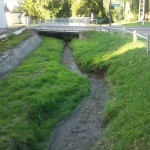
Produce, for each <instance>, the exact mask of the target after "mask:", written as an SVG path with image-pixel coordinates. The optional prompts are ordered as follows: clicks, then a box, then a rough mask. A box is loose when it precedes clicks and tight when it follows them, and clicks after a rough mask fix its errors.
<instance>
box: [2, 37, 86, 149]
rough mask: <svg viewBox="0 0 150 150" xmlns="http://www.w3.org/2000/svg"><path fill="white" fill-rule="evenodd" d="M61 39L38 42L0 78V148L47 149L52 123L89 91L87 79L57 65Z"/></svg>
mask: <svg viewBox="0 0 150 150" xmlns="http://www.w3.org/2000/svg"><path fill="white" fill-rule="evenodd" d="M62 50H63V42H62V41H61V40H58V39H55V38H48V37H43V43H42V44H41V46H40V47H39V48H38V49H37V50H36V51H35V52H34V53H33V54H32V55H31V56H30V57H29V58H28V59H27V60H26V61H24V63H23V64H22V65H21V66H19V67H18V68H17V69H16V70H15V71H14V72H13V73H12V74H11V75H9V76H8V77H7V78H6V79H5V80H2V81H0V91H1V92H0V129H1V130H0V149H2V150H16V149H19V150H44V149H47V147H48V144H49V142H50V138H51V136H52V133H53V129H54V127H55V126H56V124H57V123H58V122H59V121H61V120H63V119H64V117H66V116H67V115H69V114H70V113H71V112H72V111H73V110H74V108H75V107H76V106H77V105H78V104H79V102H80V101H81V100H82V99H83V98H84V97H85V96H87V95H88V93H89V82H88V81H87V79H86V78H83V77H81V76H79V75H77V74H75V73H73V72H71V71H70V70H68V69H67V68H66V67H64V66H63V65H61V57H62Z"/></svg>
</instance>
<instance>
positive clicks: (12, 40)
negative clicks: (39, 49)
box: [0, 30, 31, 55]
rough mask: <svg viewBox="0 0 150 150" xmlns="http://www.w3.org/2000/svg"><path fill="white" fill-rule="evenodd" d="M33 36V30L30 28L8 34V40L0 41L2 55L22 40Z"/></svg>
mask: <svg viewBox="0 0 150 150" xmlns="http://www.w3.org/2000/svg"><path fill="white" fill-rule="evenodd" d="M30 36H31V32H30V31H29V30H25V31H24V32H22V33H21V34H19V35H11V34H9V35H8V40H7V41H4V42H2V41H0V55H1V54H2V53H3V52H4V51H7V50H8V49H10V48H12V47H14V46H16V45H18V44H20V43H21V42H22V41H24V40H26V39H28V38H29V37H30Z"/></svg>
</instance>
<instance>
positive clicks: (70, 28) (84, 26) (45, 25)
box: [29, 17, 99, 32]
mask: <svg viewBox="0 0 150 150" xmlns="http://www.w3.org/2000/svg"><path fill="white" fill-rule="evenodd" d="M29 29H34V30H38V31H55V32H80V31H95V30H96V31H97V30H99V26H98V25H97V19H90V18H87V17H84V18H56V19H50V20H46V21H44V22H42V23H32V24H30V26H29Z"/></svg>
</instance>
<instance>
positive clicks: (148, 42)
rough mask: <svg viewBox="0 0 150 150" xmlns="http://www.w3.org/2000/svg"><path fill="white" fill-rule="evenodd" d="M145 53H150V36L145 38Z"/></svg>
mask: <svg viewBox="0 0 150 150" xmlns="http://www.w3.org/2000/svg"><path fill="white" fill-rule="evenodd" d="M147 53H148V54H149V53H150V35H148V36H147Z"/></svg>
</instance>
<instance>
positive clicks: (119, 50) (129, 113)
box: [72, 32, 150, 150]
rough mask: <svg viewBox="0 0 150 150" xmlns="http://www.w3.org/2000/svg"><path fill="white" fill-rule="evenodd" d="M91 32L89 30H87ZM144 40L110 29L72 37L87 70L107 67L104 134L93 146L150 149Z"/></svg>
mask: <svg viewBox="0 0 150 150" xmlns="http://www.w3.org/2000/svg"><path fill="white" fill-rule="evenodd" d="M89 35H90V33H89ZM146 45H147V44H146V41H138V42H136V43H133V42H132V38H130V37H126V38H125V39H122V38H121V35H119V34H114V35H113V36H112V35H111V34H109V33H96V32H93V33H91V35H90V36H87V38H86V39H84V40H79V39H74V40H73V41H72V47H73V49H74V55H75V57H76V59H77V61H78V63H79V64H81V66H82V67H83V68H84V69H86V70H89V71H94V70H96V71H97V70H101V71H107V77H106V81H107V83H108V86H109V91H110V101H109V102H108V104H107V105H106V107H105V120H104V123H105V126H106V127H105V137H104V138H103V139H102V140H101V141H100V142H99V144H98V145H97V147H96V150H99V149H102V148H103V149H104V150H107V149H108V150H110V149H111V150H127V149H129V150H133V149H139V150H149V148H150V130H149V128H150V109H149V108H150V92H149V89H150V80H149V79H150V70H149V68H150V57H149V55H148V54H147V51H146V49H147V48H146Z"/></svg>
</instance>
